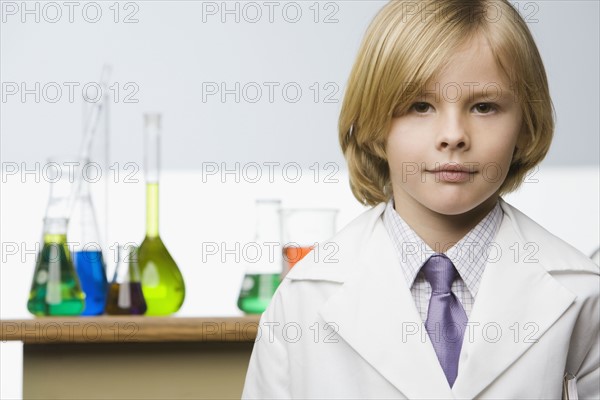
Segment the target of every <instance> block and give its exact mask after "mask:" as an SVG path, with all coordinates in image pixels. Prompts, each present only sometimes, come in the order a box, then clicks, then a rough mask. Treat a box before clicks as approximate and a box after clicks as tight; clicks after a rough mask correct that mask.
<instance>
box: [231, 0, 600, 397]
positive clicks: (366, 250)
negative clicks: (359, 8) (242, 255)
mask: <svg viewBox="0 0 600 400" xmlns="http://www.w3.org/2000/svg"><path fill="white" fill-rule="evenodd" d="M499 16H500V18H499ZM553 128H554V124H553V115H552V104H551V99H550V95H549V90H548V84H547V80H546V76H545V72H544V67H543V64H542V61H541V58H540V56H539V53H538V51H537V48H536V46H535V43H534V41H533V38H532V36H531V34H530V32H529V30H528V28H527V26H526V24H525V23H524V21H523V20H522V19H521V18H520V17H519V16H518V14H517V13H516V11H515V10H514V9H513V8H512V7H511V5H510V4H509V3H508V2H506V1H501V0H497V1H496V0H490V1H487V0H478V1H468V2H465V1H449V0H444V1H440V0H432V1H420V2H405V1H392V2H390V3H388V4H387V5H386V6H385V7H384V8H383V9H382V10H381V11H380V13H379V14H378V15H377V16H376V17H375V19H374V21H373V22H372V23H371V25H370V27H369V29H368V31H367V34H366V37H365V39H364V41H363V43H362V45H361V49H360V51H359V55H358V58H357V61H356V64H355V65H354V68H353V70H352V73H351V76H350V79H349V82H348V85H347V92H346V94H345V99H344V104H343V107H342V112H341V115H340V142H341V145H342V149H343V151H344V154H345V157H346V159H347V161H348V166H349V172H350V180H351V182H350V183H351V187H352V191H353V193H354V195H355V197H357V199H358V200H359V201H361V202H362V203H363V204H366V205H371V206H374V207H373V208H371V209H370V210H368V211H367V212H365V213H364V214H363V215H361V216H360V217H358V218H357V219H356V220H354V221H353V222H352V223H350V224H349V225H348V226H347V227H346V228H344V229H343V230H342V231H341V232H339V233H338V234H337V235H336V236H335V237H334V238H333V239H332V240H331V241H332V242H334V243H335V244H336V245H337V246H338V248H339V251H338V253H337V254H336V261H337V262H335V263H332V262H327V261H325V260H319V259H318V257H310V256H307V257H306V258H305V259H304V260H303V261H302V262H300V263H299V264H297V265H296V266H295V267H294V269H293V270H292V271H291V272H290V273H289V274H288V275H287V276H286V278H285V280H284V281H283V282H282V284H281V285H280V287H279V289H278V291H277V293H276V294H275V296H274V298H273V300H272V302H271V305H270V306H269V308H268V309H267V311H266V312H265V313H264V314H263V316H262V319H261V325H260V327H261V335H260V336H259V337H258V338H257V341H256V344H255V348H254V352H253V355H252V358H251V360H250V366H249V370H248V375H247V378H246V385H245V388H244V394H243V397H244V398H323V399H324V398H344V399H348V398H379V399H380V398H444V399H447V398H494V399H497V398H532V399H534V398H535V399H540V398H560V397H561V396H563V395H564V393H563V390H566V391H567V392H568V395H569V396H574V395H577V394H578V395H579V397H580V398H598V397H600V383H599V379H600V377H599V365H600V361H599V353H600V348H599V342H598V335H599V333H598V332H599V312H600V307H599V301H598V298H599V293H598V292H599V279H598V267H597V266H596V265H595V264H593V263H592V262H591V261H590V260H589V259H587V258H586V257H585V256H584V255H583V254H581V253H580V252H579V251H577V250H575V249H574V248H572V247H571V246H570V245H568V244H566V243H565V242H563V241H561V240H560V239H558V238H556V237H555V236H553V235H552V234H550V233H549V232H547V231H546V230H544V229H543V228H542V227H541V226H539V225H537V224H536V223H535V222H534V221H532V220H531V219H529V218H528V217H527V216H525V215H524V214H522V213H521V212H519V211H518V210H517V209H515V208H514V207H512V206H510V205H509V204H507V203H505V202H504V201H503V200H502V199H501V197H500V195H502V194H504V193H507V192H510V191H512V190H515V189H516V188H517V187H518V186H519V185H520V183H521V182H522V181H523V179H524V176H525V175H526V173H527V172H528V171H529V170H531V169H532V168H533V167H535V166H536V165H537V164H538V163H539V162H540V161H541V160H542V159H543V158H544V156H545V155H546V152H547V151H548V148H549V146H550V142H551V137H552V132H553ZM315 254H317V253H316V252H315ZM571 398H573V397H571Z"/></svg>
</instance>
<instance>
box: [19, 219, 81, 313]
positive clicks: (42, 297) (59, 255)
mask: <svg viewBox="0 0 600 400" xmlns="http://www.w3.org/2000/svg"><path fill="white" fill-rule="evenodd" d="M84 305H85V295H84V294H83V292H82V290H81V286H80V285H79V280H78V278H77V273H76V272H75V267H74V266H73V262H72V259H71V253H70V252H69V248H68V247H67V219H66V218H46V219H44V234H43V246H42V250H41V251H40V253H39V254H38V257H37V262H36V266H35V271H34V273H33V280H32V283H31V290H30V292H29V301H28V302H27V309H28V310H29V312H30V313H32V314H34V315H37V316H44V315H79V314H81V312H82V311H83V307H84Z"/></svg>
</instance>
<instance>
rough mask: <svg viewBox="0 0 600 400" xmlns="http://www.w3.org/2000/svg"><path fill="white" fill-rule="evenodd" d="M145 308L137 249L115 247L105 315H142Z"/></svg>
mask: <svg viewBox="0 0 600 400" xmlns="http://www.w3.org/2000/svg"><path fill="white" fill-rule="evenodd" d="M146 309H147V306H146V301H145V300H144V294H143V293H142V284H141V282H140V270H139V266H138V248H137V247H136V246H133V245H129V246H118V247H117V268H116V269H115V275H114V276H113V279H112V281H111V283H110V290H109V293H108V299H107V303H106V313H107V314H111V315H142V314H144V313H145V312H146Z"/></svg>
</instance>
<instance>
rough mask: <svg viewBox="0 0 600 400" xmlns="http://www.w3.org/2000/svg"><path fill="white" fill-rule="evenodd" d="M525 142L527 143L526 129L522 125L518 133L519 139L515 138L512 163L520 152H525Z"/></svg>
mask: <svg viewBox="0 0 600 400" xmlns="http://www.w3.org/2000/svg"><path fill="white" fill-rule="evenodd" d="M527 142H528V138H527V128H526V127H525V124H523V125H522V126H521V132H519V137H518V138H517V143H516V145H515V150H514V151H513V161H514V160H515V158H516V157H517V156H518V155H519V154H520V152H522V151H523V150H525V149H526V148H527Z"/></svg>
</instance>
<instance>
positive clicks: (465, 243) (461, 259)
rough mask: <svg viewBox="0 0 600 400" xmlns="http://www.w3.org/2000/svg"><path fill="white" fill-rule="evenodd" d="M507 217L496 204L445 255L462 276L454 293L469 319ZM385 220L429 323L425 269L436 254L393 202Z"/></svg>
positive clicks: (427, 286) (405, 271) (424, 317)
mask: <svg viewBox="0 0 600 400" xmlns="http://www.w3.org/2000/svg"><path fill="white" fill-rule="evenodd" d="M503 216H504V212H503V211H502V208H500V204H499V203H496V206H495V207H494V208H493V209H492V211H490V212H489V213H488V214H487V215H486V216H485V217H484V218H483V219H482V220H481V221H480V222H479V223H478V224H477V226H475V227H474V228H473V229H471V231H469V233H467V234H466V235H465V236H464V237H463V238H462V239H461V240H460V241H458V242H457V243H456V244H455V245H454V246H452V247H451V248H450V249H448V251H446V253H445V254H446V256H447V257H448V258H449V259H450V260H451V261H452V263H453V264H454V266H455V267H456V269H457V271H458V275H459V276H458V277H457V278H456V279H455V280H454V282H453V283H452V292H453V293H454V294H455V295H456V297H457V298H458V300H459V301H460V302H461V304H462V305H463V307H464V309H465V313H466V314H467V317H469V315H470V313H471V309H472V308H473V302H474V301H475V297H476V296H477V290H478V289H479V283H480V282H481V276H482V275H483V271H484V269H485V265H486V263H487V254H488V253H487V249H488V248H489V245H490V244H491V243H492V240H493V239H494V238H495V237H496V234H497V233H498V229H499V228H500V223H501V222H502V217H503ZM382 218H383V224H384V225H385V227H386V229H387V231H388V233H389V235H390V237H391V238H392V241H393V243H394V246H395V248H396V252H397V254H398V258H399V259H400V265H401V267H402V272H403V273H404V277H405V278H406V283H407V284H408V287H409V288H410V291H411V293H412V296H413V299H414V300H415V305H416V307H417V311H418V312H419V314H420V315H421V319H422V320H423V322H425V321H426V319H427V309H428V307H429V298H430V297H431V285H430V284H429V282H427V281H426V280H425V277H424V276H423V272H422V271H421V267H422V266H423V264H424V263H425V261H427V259H428V258H429V257H430V256H431V255H432V254H434V253H435V251H434V250H432V249H431V248H430V247H429V246H428V245H427V243H425V242H424V241H423V239H421V238H420V237H419V236H418V235H417V233H416V232H415V231H414V230H412V228H411V227H410V226H408V224H407V223H406V222H405V221H404V220H403V219H402V217H400V215H399V214H398V213H397V212H396V210H394V201H393V199H392V200H390V201H389V202H388V203H387V207H386V209H385V212H384V213H383V216H382Z"/></svg>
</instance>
